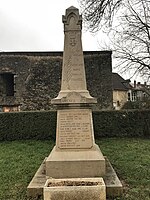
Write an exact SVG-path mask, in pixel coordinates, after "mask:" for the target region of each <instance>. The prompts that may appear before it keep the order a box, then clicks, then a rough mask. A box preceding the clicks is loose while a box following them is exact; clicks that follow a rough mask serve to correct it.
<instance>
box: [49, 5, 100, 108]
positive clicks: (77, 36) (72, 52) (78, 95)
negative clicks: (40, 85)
mask: <svg viewBox="0 0 150 200" xmlns="http://www.w3.org/2000/svg"><path fill="white" fill-rule="evenodd" d="M63 23H64V34H65V39H64V53H63V66H62V82H61V90H60V92H59V95H58V96H57V98H55V99H52V101H51V102H52V103H53V104H68V103H70V104H73V103H80V104H82V103H83V104H85V103H88V102H89V103H96V102H97V101H96V99H95V98H93V97H92V96H91V95H90V94H89V91H88V90H87V85H86V77H85V67H84V57H83V50H82V40H81V29H82V17H81V15H79V10H78V9H77V8H75V7H70V8H68V9H66V15H65V16H63ZM72 100H74V102H72Z"/></svg>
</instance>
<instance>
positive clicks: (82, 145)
mask: <svg viewBox="0 0 150 200" xmlns="http://www.w3.org/2000/svg"><path fill="white" fill-rule="evenodd" d="M57 112H58V121H57V133H56V135H57V138H56V146H57V147H58V148H60V149H90V148H92V147H93V144H94V142H95V141H93V140H94V132H93V124H92V113H91V110H90V109H70V110H68V109H63V110H58V111H57Z"/></svg>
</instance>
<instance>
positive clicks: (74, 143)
mask: <svg viewBox="0 0 150 200" xmlns="http://www.w3.org/2000/svg"><path fill="white" fill-rule="evenodd" d="M63 23H64V36H65V37H64V52H63V66H62V82H61V90H60V92H59V94H58V96H57V97H56V98H55V99H53V100H52V104H54V105H57V130H56V145H55V147H54V148H53V150H52V152H51V153H50V155H49V157H48V158H47V160H46V176H47V177H52V178H83V177H101V176H104V175H105V159H104V157H103V155H102V153H101V151H100V149H99V147H98V146H97V145H96V144H95V139H94V130H93V120H92V111H91V108H90V105H91V104H94V103H96V99H95V98H93V97H91V96H90V94H89V91H88V90H87V85H86V77H85V67H84V58H83V50H82V41H81V29H82V17H81V15H79V10H78V9H77V8H75V7H70V8H68V9H67V10H66V14H65V16H63Z"/></svg>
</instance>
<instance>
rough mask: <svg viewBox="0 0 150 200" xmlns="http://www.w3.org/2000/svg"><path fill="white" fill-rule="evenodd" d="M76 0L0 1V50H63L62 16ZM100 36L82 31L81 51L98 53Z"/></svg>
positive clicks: (76, 3)
mask: <svg viewBox="0 0 150 200" xmlns="http://www.w3.org/2000/svg"><path fill="white" fill-rule="evenodd" d="M72 5H73V6H75V7H77V8H79V4H78V0H0V51H59V50H63V43H64V33H63V23H62V15H64V14H65V10H66V8H68V7H70V6H72ZM102 38H103V36H102V34H98V35H92V34H91V33H89V32H87V31H85V30H84V29H83V32H82V40H83V50H99V49H100V43H101V42H102V40H103V39H102Z"/></svg>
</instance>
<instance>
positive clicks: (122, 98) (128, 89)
mask: <svg viewBox="0 0 150 200" xmlns="http://www.w3.org/2000/svg"><path fill="white" fill-rule="evenodd" d="M112 87H113V107H114V109H115V110H120V109H121V108H122V106H123V105H124V104H125V103H126V102H127V101H128V100H129V95H130V94H132V86H131V85H130V80H124V79H123V78H122V77H121V76H120V75H119V74H117V73H112Z"/></svg>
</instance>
